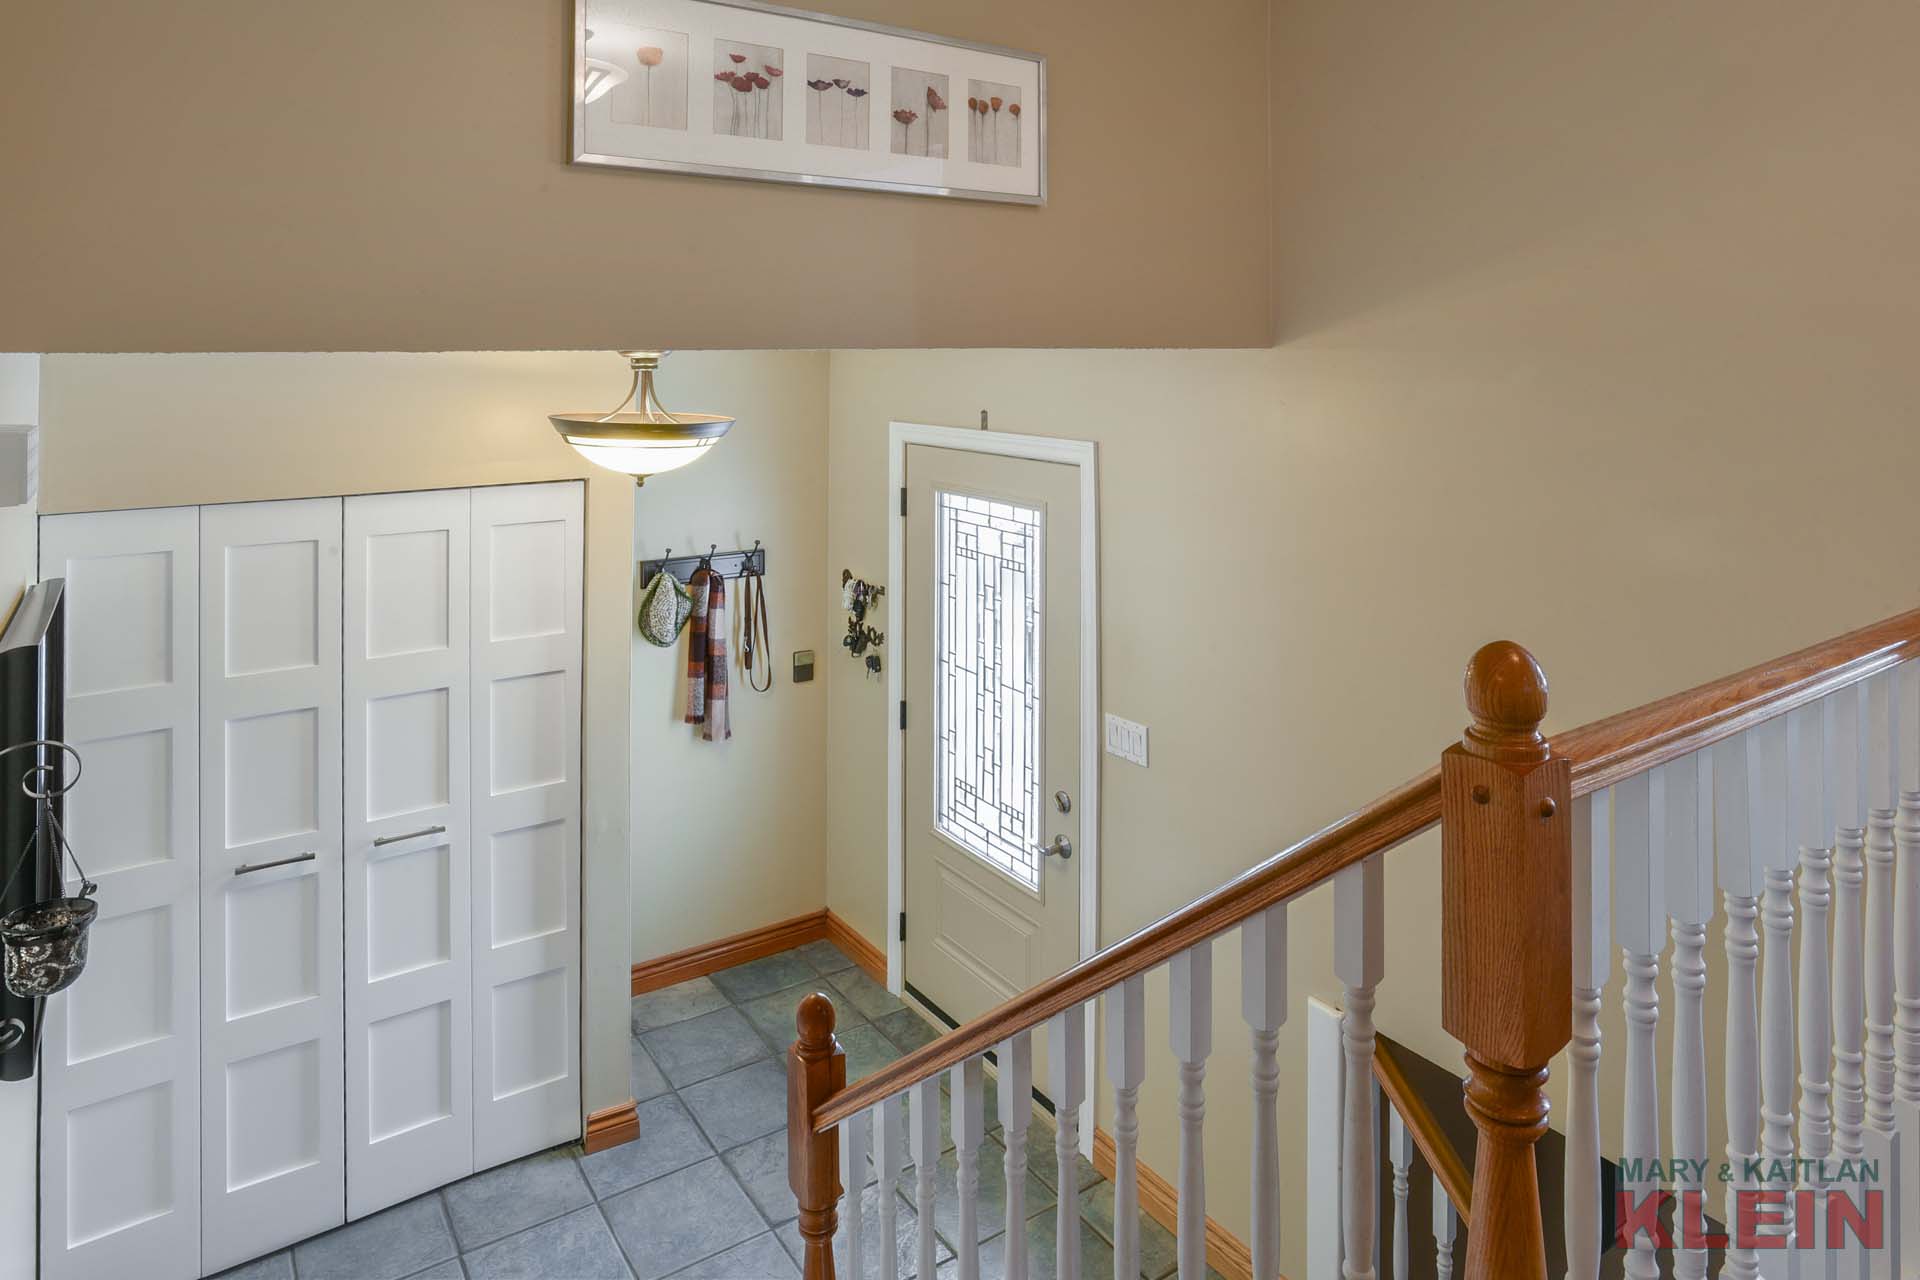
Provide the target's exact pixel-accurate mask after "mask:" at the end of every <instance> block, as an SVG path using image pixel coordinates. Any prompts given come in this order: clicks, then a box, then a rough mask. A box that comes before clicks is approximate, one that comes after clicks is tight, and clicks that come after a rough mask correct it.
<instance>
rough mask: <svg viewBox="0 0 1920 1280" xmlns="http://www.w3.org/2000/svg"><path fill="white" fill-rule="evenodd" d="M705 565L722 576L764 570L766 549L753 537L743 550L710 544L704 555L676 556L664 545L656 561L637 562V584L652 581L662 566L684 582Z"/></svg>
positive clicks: (738, 575) (727, 576)
mask: <svg viewBox="0 0 1920 1280" xmlns="http://www.w3.org/2000/svg"><path fill="white" fill-rule="evenodd" d="M703 564H704V565H707V566H708V567H710V568H711V569H712V570H713V571H714V572H715V573H717V574H719V575H720V576H721V577H723V578H739V577H744V576H745V575H747V574H750V573H765V572H766V571H767V553H766V549H765V548H763V547H762V546H761V545H760V539H758V538H755V539H754V540H753V546H752V547H750V548H748V549H747V550H745V551H722V550H720V544H719V543H717V542H716V543H712V544H710V545H709V547H708V549H707V553H706V554H705V555H690V556H676V555H675V554H673V548H672V547H668V548H667V554H666V555H664V556H662V557H660V558H659V559H658V560H642V561H641V562H640V585H641V586H643V587H644V586H646V585H647V584H648V583H649V582H652V581H653V575H654V574H656V573H659V572H660V571H661V570H662V569H664V570H666V571H667V572H668V573H671V574H672V575H673V576H674V577H676V578H678V579H680V581H682V582H686V581H687V580H688V579H690V578H692V577H693V575H694V573H695V572H696V571H697V570H698V569H699V568H700V566H701V565H703Z"/></svg>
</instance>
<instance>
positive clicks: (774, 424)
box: [631, 351, 838, 960]
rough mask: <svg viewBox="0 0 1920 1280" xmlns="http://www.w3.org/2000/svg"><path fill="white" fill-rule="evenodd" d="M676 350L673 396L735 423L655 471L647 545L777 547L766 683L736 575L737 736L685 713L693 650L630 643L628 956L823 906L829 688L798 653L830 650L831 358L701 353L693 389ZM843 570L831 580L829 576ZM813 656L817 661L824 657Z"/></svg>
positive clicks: (640, 524)
mask: <svg viewBox="0 0 1920 1280" xmlns="http://www.w3.org/2000/svg"><path fill="white" fill-rule="evenodd" d="M687 358H689V357H686V356H685V355H684V354H683V355H675V356H674V357H673V359H672V360H670V361H668V363H667V367H666V370H665V372H664V373H663V375H662V377H663V382H662V386H663V394H669V393H670V396H669V399H668V401H667V403H668V407H669V408H672V407H680V406H684V407H686V408H701V409H706V408H708V407H709V406H710V404H717V403H721V402H722V401H724V403H725V404H726V409H727V412H729V413H737V414H739V416H740V425H739V426H737V427H735V428H734V429H733V431H732V432H730V433H729V434H728V436H727V438H726V440H725V441H723V442H722V443H721V444H720V445H719V446H718V447H716V448H715V449H714V450H713V451H712V453H711V454H709V455H708V456H707V457H705V458H702V459H701V460H700V463H699V465H698V466H694V467H690V468H688V469H687V470H686V471H683V472H676V473H674V474H673V475H670V476H663V477H661V478H660V479H658V480H654V481H650V482H649V483H648V485H647V487H646V490H645V492H643V493H642V494H641V495H640V500H639V502H638V503H637V504H636V506H635V509H634V525H635V531H634V532H635V539H634V540H635V545H636V548H637V555H638V557H640V558H647V557H656V556H660V555H663V554H665V552H666V550H667V548H669V547H671V548H672V549H673V550H674V552H675V554H678V555H685V554H687V553H688V552H691V551H696V550H698V551H705V550H706V549H707V547H708V545H709V544H711V543H716V542H717V543H719V544H720V546H721V548H722V549H723V550H725V549H727V548H732V547H751V546H752V545H753V540H754V539H755V538H759V539H761V540H762V541H763V542H764V543H765V544H766V548H767V557H768V558H767V565H768V573H767V580H766V588H767V602H768V605H769V607H770V613H771V618H772V627H773V637H772V644H773V649H772V659H773V673H774V682H773V688H772V689H770V690H769V691H768V692H766V693H755V692H753V691H752V690H751V689H749V688H748V687H747V682H746V679H745V676H744V674H743V673H742V672H741V670H740V666H739V663H740V654H741V648H740V644H739V635H738V631H739V626H740V622H741V619H742V617H743V614H742V610H741V596H740V590H739V584H738V583H736V582H729V583H728V584H727V586H728V588H729V589H728V593H727V607H728V610H729V612H730V614H731V622H732V626H731V628H730V630H731V631H732V632H733V633H734V634H733V635H732V637H731V639H730V644H731V664H730V667H731V669H730V671H729V679H730V690H729V693H730V700H731V711H732V717H733V738H732V740H731V741H728V742H723V743H711V742H705V741H702V740H700V739H699V738H698V737H697V734H698V732H699V731H698V730H697V729H695V728H693V727H692V726H690V725H688V724H686V723H684V722H683V719H682V717H683V715H684V713H685V710H686V703H685V698H686V684H687V682H686V666H687V649H686V645H685V644H684V643H681V644H678V645H676V646H674V647H673V648H672V649H658V648H655V647H654V646H653V645H651V644H648V643H647V642H646V641H645V640H642V639H641V638H640V635H639V631H638V629H637V628H634V629H631V634H632V645H633V849H634V859H633V958H634V959H635V960H646V959H650V958H652V957H654V956H659V955H664V954H666V953H667V952H670V951H677V950H680V949H681V948H683V947H690V946H695V945H697V944H699V943H703V942H710V941H712V940H713V939H715V938H723V937H726V936H727V935H729V934H734V933H739V932H741V931H743V930H746V929H752V928H755V927H756V926H759V925H763V924H768V923H771V922H773V921H775V920H784V919H786V918H788V917H790V916H796V915H799V914H801V913H802V912H807V911H818V910H819V909H820V907H821V906H822V905H823V904H824V903H825V900H826V899H825V886H826V844H827V760H826V740H827V725H826V707H827V696H826V695H827V686H826V682H825V680H824V678H823V677H820V676H816V677H815V679H814V681H813V683H811V684H794V683H793V681H792V678H791V673H792V663H791V661H790V659H791V656H792V654H793V651H794V650H795V649H812V650H814V651H815V652H816V653H818V654H820V655H821V660H822V661H823V662H824V661H825V660H826V658H827V657H828V655H827V652H826V651H827V649H828V647H829V646H830V645H832V644H833V643H834V637H833V636H832V635H831V634H830V633H829V632H828V630H827V617H828V615H827V602H826V599H825V597H824V595H823V594H822V593H821V590H820V584H821V583H822V582H823V581H825V580H826V575H827V570H826V551H827V538H826V520H827V448H826V446H827V439H826V436H827V356H826V354H825V353H824V352H814V351H804V352H788V353H776V354H767V353H757V354H754V355H752V356H745V355H742V356H725V355H721V356H712V357H704V358H703V360H704V363H705V364H706V365H707V366H708V367H709V368H711V369H713V370H715V371H716V372H717V371H721V370H728V371H732V370H735V369H738V370H739V373H738V374H737V375H736V374H733V373H731V372H729V373H728V374H727V381H726V392H725V395H724V396H720V398H719V399H715V398H714V397H715V396H719V389H718V387H717V386H716V387H715V389H714V391H713V392H712V393H707V392H698V393H696V392H695V391H694V390H691V389H688V388H689V383H688V381H687V380H684V379H682V378H681V377H679V376H678V375H679V374H680V369H679V368H678V367H677V366H678V365H679V363H680V362H681V361H682V360H683V359H687ZM835 576H838V575H835ZM816 669H817V668H816Z"/></svg>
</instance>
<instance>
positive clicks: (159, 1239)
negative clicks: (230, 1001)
mask: <svg viewBox="0 0 1920 1280" xmlns="http://www.w3.org/2000/svg"><path fill="white" fill-rule="evenodd" d="M198 545H199V512H198V511H197V510H196V509H194V508H191V507H188V508H184V509H182V508H171V509H161V510H146V511H122V512H102V513H89V514H84V515H64V516H48V517H46V518H44V519H43V520H41V522H40V575H41V577H43V578H65V579H66V581H67V602H68V604H67V607H68V615H67V653H66V671H67V704H66V733H67V740H68V741H69V742H71V743H72V744H73V745H74V746H75V747H76V748H78V749H79V751H80V753H81V755H82V756H83V757H84V759H85V767H84V772H83V774H82V777H81V779H80V781H79V784H78V785H77V786H76V787H75V788H74V790H73V792H72V793H71V794H70V795H69V796H68V798H67V827H68V832H69V834H70V835H71V837H72V839H73V843H74V846H75V850H76V852H77V853H78V855H79V857H80V859H81V862H82V865H83V866H84V867H85V868H86V870H87V872H88V874H89V875H91V876H92V877H93V878H94V879H95V881H97V882H98V884H99V886H100V889H99V904H100V911H99V915H98V917H97V918H96V922H95V924H94V926H93V930H92V934H91V937H90V939H89V960H88V964H87V971H86V973H84V974H83V975H82V976H81V978H80V981H79V982H78V983H76V984H75V985H74V986H73V987H72V988H71V989H70V990H69V991H67V992H65V993H64V994H62V995H59V996H56V997H54V998H53V999H51V1000H49V1001H48V1002H47V1017H46V1022H45V1024H44V1032H43V1035H44V1039H43V1040H42V1052H41V1077H40V1107H41V1126H40V1133H41V1142H40V1188H41V1189H40V1274H41V1275H42V1276H44V1277H46V1278H47V1280H68V1278H70V1277H74V1278H86V1277H120V1276H128V1275H140V1276H150V1277H160V1278H164V1277H176V1276H178V1277H192V1276H197V1275H199V1274H200V1271H201V1267H200V1167H199V1160H200V1083H199V1082H200V1032H199V1028H200V1008H199V985H198V983H197V982H196V981H195V975H196V973H197V971H198V966H199V955H198V944H199V932H200V922H199V912H198V903H199V896H198V879H199V864H200V849H199V834H198V832H199V823H198V811H199V805H198V785H199V783H198V759H199V751H198V729H197V725H198V718H199V688H198V686H199V664H198V659H197V656H196V655H197V652H198V643H199V642H198V630H199V626H198V624H199V605H198V595H197V586H198V573H199V563H198V561H199V553H198ZM0 782H3V784H4V785H8V786H12V785H14V781H13V779H12V778H10V777H9V778H7V779H4V780H0ZM67 875H68V882H67V883H68V891H69V892H73V893H77V892H78V891H79V880H78V878H77V877H75V876H74V875H73V868H72V867H71V865H69V866H68V867H67ZM11 1136H12V1138H16V1139H18V1138H23V1137H24V1135H11Z"/></svg>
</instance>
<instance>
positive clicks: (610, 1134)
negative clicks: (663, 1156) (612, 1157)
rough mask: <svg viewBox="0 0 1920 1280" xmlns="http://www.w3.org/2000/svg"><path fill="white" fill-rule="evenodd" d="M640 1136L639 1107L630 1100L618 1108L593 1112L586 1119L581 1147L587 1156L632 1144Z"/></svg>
mask: <svg viewBox="0 0 1920 1280" xmlns="http://www.w3.org/2000/svg"><path fill="white" fill-rule="evenodd" d="M639 1136H640V1107H639V1104H638V1103H636V1102H635V1101H634V1100H633V1099H632V1098H628V1099H627V1100H626V1101H625V1102H622V1103H621V1104H619V1105H618V1106H613V1107H608V1108H606V1109H605V1110H602V1111H595V1112H594V1113H592V1114H591V1115H589V1116H588V1117H587V1131H586V1133H585V1135H584V1136H583V1137H582V1138H581V1145H583V1146H584V1147H586V1149H587V1154H588V1155H592V1154H593V1153H594V1152H596V1151H605V1150H606V1149H607V1148H608V1147H617V1146H619V1145H620V1144H621V1143H623V1142H632V1141H633V1140H634V1139H635V1138H637V1137H639Z"/></svg>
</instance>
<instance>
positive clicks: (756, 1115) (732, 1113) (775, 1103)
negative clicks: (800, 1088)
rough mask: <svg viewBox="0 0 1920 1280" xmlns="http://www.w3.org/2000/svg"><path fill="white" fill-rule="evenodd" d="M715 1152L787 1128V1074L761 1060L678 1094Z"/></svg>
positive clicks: (774, 1065)
mask: <svg viewBox="0 0 1920 1280" xmlns="http://www.w3.org/2000/svg"><path fill="white" fill-rule="evenodd" d="M680 1100H681V1101H682V1102H684V1103H686V1104H687V1110H689V1111H691V1112H693V1118H694V1119H695V1120H697V1121H699V1122H700V1127H701V1128H702V1129H703V1130H705V1131H706V1135H707V1138H708V1140H709V1141H711V1142H712V1143H713V1145H714V1149H715V1150H719V1151H724V1150H726V1149H727V1148H728V1147H735V1146H738V1145H740V1144H741V1143H743V1142H746V1141H747V1140H749V1139H751V1138H757V1137H759V1136H760V1135H762V1134H765V1133H772V1132H773V1131H774V1130H776V1129H785V1128H786V1127H787V1073H786V1070H785V1069H784V1068H783V1067H782V1066H781V1064H779V1063H777V1062H775V1061H773V1060H772V1059H770V1058H769V1059H765V1060H763V1061H760V1062H755V1063H752V1064H750V1065H748V1066H744V1067H741V1068H740V1069H739V1070H738V1071H729V1072H728V1073H727V1074H726V1075H723V1076H715V1077H714V1078H713V1079H711V1080H703V1081H701V1082H700V1083H699V1084H696V1085H689V1086H688V1087H687V1088H685V1089H682V1090H681V1091H680Z"/></svg>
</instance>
